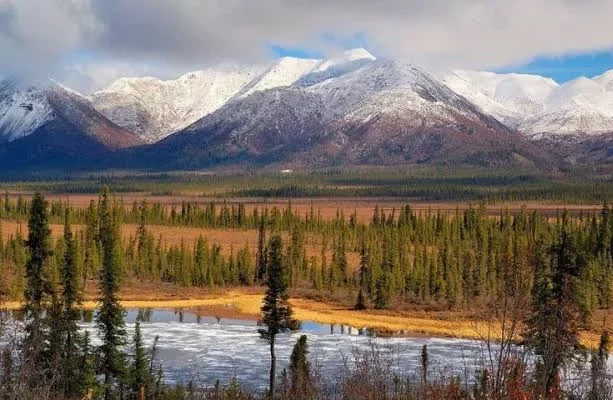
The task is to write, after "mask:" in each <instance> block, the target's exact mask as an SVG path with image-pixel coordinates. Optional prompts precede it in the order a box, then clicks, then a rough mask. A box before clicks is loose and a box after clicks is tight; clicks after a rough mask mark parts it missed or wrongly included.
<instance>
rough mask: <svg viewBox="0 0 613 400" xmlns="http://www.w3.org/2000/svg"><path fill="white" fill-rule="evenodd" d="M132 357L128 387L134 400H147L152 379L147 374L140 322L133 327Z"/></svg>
mask: <svg viewBox="0 0 613 400" xmlns="http://www.w3.org/2000/svg"><path fill="white" fill-rule="evenodd" d="M133 345H134V355H133V360H132V365H131V369H130V386H131V390H132V393H133V396H134V398H135V399H139V400H140V399H147V398H149V396H150V393H149V391H150V386H151V383H152V377H151V374H150V372H149V367H150V360H149V357H148V355H147V352H146V350H145V345H144V343H143V335H142V333H141V327H140V321H139V320H137V321H136V325H135V326H134V339H133Z"/></svg>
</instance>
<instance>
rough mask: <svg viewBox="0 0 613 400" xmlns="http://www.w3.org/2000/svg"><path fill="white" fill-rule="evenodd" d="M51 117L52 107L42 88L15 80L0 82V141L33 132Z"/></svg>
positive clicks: (17, 137)
mask: <svg viewBox="0 0 613 400" xmlns="http://www.w3.org/2000/svg"><path fill="white" fill-rule="evenodd" d="M51 119H53V109H52V107H51V105H50V104H49V102H48V101H47V96H46V95H45V92H44V90H43V89H41V88H39V87H32V86H30V87H28V86H25V87H22V86H21V84H20V83H19V82H18V81H16V80H5V81H2V82H0V142H6V141H9V142H10V141H13V140H16V139H19V138H21V137H24V136H27V135H29V134H31V133H32V132H34V131H35V130H36V129H37V128H39V127H40V126H41V125H43V124H44V123H45V122H48V121H50V120H51Z"/></svg>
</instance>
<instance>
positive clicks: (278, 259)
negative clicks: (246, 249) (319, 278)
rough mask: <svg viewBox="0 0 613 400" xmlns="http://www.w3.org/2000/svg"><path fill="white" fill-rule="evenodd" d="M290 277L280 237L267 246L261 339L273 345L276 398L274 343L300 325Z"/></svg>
mask: <svg viewBox="0 0 613 400" xmlns="http://www.w3.org/2000/svg"><path fill="white" fill-rule="evenodd" d="M287 279H288V274H287V272H286V271H285V268H284V264H283V242H282V240H281V236H280V235H275V236H273V237H272V238H271V239H270V243H269V244H268V267H267V277H266V294H265V296H264V301H263V304H262V323H263V324H264V325H265V326H266V328H265V329H260V330H259V333H260V336H261V337H262V338H263V339H265V340H266V341H267V342H268V343H269V345H270V388H269V396H270V397H271V398H272V397H274V394H275V378H276V363H277V358H276V355H275V339H276V337H277V335H278V334H280V333H283V332H287V331H289V330H293V329H297V328H298V323H297V321H296V320H295V319H293V318H292V308H291V306H290V304H289V293H288V288H289V283H288V282H287Z"/></svg>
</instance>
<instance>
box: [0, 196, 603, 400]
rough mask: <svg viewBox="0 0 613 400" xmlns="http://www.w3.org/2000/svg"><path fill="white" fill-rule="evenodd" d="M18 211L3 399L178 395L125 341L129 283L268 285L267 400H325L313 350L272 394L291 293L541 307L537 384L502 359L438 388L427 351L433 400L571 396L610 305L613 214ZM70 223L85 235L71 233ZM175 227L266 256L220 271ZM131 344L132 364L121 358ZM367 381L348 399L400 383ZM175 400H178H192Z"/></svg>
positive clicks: (187, 208) (209, 247)
mask: <svg viewBox="0 0 613 400" xmlns="http://www.w3.org/2000/svg"><path fill="white" fill-rule="evenodd" d="M21 203H22V204H23V205H20V201H17V202H16V203H13V202H10V201H6V200H5V202H4V205H5V206H6V205H8V208H9V209H10V210H16V209H19V208H20V207H26V208H27V216H28V233H27V238H24V237H23V235H22V234H20V233H17V234H15V235H8V237H7V238H2V237H0V269H1V270H0V272H1V274H2V275H1V276H2V278H3V279H2V285H0V289H1V290H2V294H3V295H5V296H12V297H14V298H20V299H21V300H23V302H24V308H23V312H24V322H25V329H24V335H23V339H22V340H21V342H20V343H19V352H18V360H17V361H15V360H14V357H13V354H5V355H3V364H2V365H1V367H2V368H1V372H2V375H1V376H0V378H1V380H2V382H3V386H2V388H4V389H2V390H5V391H7V390H8V392H7V393H6V395H7V396H8V398H17V396H16V395H15V396H14V397H11V393H10V390H19V391H20V392H19V393H20V395H21V394H23V393H25V392H27V391H28V390H30V391H32V392H31V393H35V392H36V391H40V390H42V389H41V388H44V389H45V390H46V391H47V394H48V396H47V397H48V398H49V397H50V398H54V396H55V397H57V398H61V397H65V398H69V399H70V398H83V397H88V398H104V399H115V398H137V399H142V398H154V393H157V395H159V396H162V394H161V393H162V392H163V393H165V394H164V395H165V396H166V395H168V396H171V397H166V398H172V396H173V395H172V390H171V391H168V390H167V389H164V390H165V391H164V390H163V389H162V388H161V386H160V378H159V376H158V375H156V374H155V373H154V370H153V361H152V357H153V355H152V354H151V353H149V352H148V351H147V350H146V349H145V347H144V345H143V338H142V334H141V332H140V325H139V324H136V328H135V332H134V335H133V338H132V340H131V341H130V340H129V339H128V337H127V332H126V329H125V325H124V311H123V310H122V308H121V306H120V304H119V301H118V300H119V299H118V291H119V287H120V284H121V281H122V280H123V279H126V278H127V277H129V278H136V279H141V280H159V281H164V282H172V283H176V284H178V285H183V286H201V287H212V286H233V285H252V284H261V285H265V286H266V294H265V297H264V303H263V306H262V323H263V326H264V327H263V328H262V329H261V330H260V334H261V336H262V338H264V339H266V341H267V342H268V344H269V345H270V351H271V359H272V363H271V374H270V391H269V396H270V397H274V396H276V395H277V392H279V390H280V391H281V392H282V395H283V396H289V398H295V399H297V398H310V396H314V395H315V394H314V393H316V391H317V390H316V388H315V382H314V381H313V376H312V374H311V370H310V368H311V367H310V364H309V362H308V360H307V353H308V349H307V344H306V337H301V338H300V340H299V341H298V343H297V344H296V347H295V348H294V351H293V353H292V356H291V364H290V368H289V375H288V373H287V371H286V372H285V373H284V376H285V379H284V381H283V384H282V385H281V388H280V389H279V388H278V386H276V384H275V380H276V375H277V374H276V369H275V362H276V355H275V347H274V346H275V340H276V337H277V335H279V334H282V333H284V332H286V331H288V330H292V329H295V328H296V327H297V322H296V321H295V320H294V319H293V318H292V310H291V307H290V305H289V301H288V299H289V293H290V291H291V290H293V289H296V288H305V287H306V288H310V289H312V290H313V289H314V290H317V291H319V292H320V293H321V295H322V296H325V295H326V294H333V295H334V294H338V293H341V294H350V295H352V296H356V297H354V298H355V299H356V304H355V309H357V310H363V309H366V308H370V307H372V308H375V309H386V308H389V307H392V306H394V305H396V304H413V305H430V306H432V305H437V306H439V307H443V308H446V309H449V308H471V307H479V306H484V305H496V304H504V305H506V304H507V301H509V300H508V299H529V302H528V304H530V303H531V305H532V307H531V309H530V310H524V311H525V312H524V313H522V314H521V317H522V318H524V317H525V319H523V320H522V322H523V323H525V326H526V330H525V335H524V338H525V344H526V345H527V348H529V349H531V350H532V351H534V353H535V354H536V355H537V356H538V358H537V360H536V364H535V368H534V372H531V373H530V379H529V381H528V380H526V376H527V373H526V372H525V369H526V364H525V361H523V360H518V359H514V358H511V357H506V358H504V360H502V359H501V361H500V362H499V364H498V365H497V366H496V368H493V369H492V368H484V369H483V370H482V371H480V375H479V376H478V380H477V383H476V387H475V388H474V391H473V392H472V393H469V392H467V391H466V390H465V389H464V388H462V387H461V385H460V384H459V381H453V380H452V381H451V382H447V383H445V385H444V386H438V387H435V386H432V387H430V384H431V383H430V382H429V377H428V368H429V361H428V353H427V348H426V347H424V349H423V351H422V368H423V369H424V371H423V372H422V376H421V382H422V383H421V384H422V386H421V389H420V390H425V391H426V392H427V393H429V392H428V391H430V390H431V391H432V393H435V392H436V391H441V392H440V393H439V392H436V393H438V394H437V396H439V397H437V396H434V395H433V397H432V398H457V399H460V398H461V399H468V398H474V399H486V398H500V399H503V398H518V399H519V398H547V399H560V398H563V396H562V388H561V385H560V379H561V374H560V371H561V370H562V368H563V367H564V366H566V365H567V364H568V363H569V362H570V360H571V359H572V358H573V357H574V356H575V355H576V354H577V349H578V348H579V347H580V342H579V336H578V333H579V330H580V328H581V327H582V326H584V325H586V324H587V323H588V322H589V321H590V318H591V314H592V313H593V312H594V310H596V309H597V308H608V307H609V306H610V302H611V295H612V293H611V290H612V289H611V284H612V281H613V261H612V258H611V257H612V256H611V254H612V253H613V211H611V209H610V208H609V207H608V206H607V205H604V206H603V208H602V210H601V212H600V213H599V214H598V215H579V216H573V217H571V216H570V215H568V213H566V212H564V213H562V214H561V215H558V216H556V217H554V218H547V217H544V216H542V215H539V214H538V213H537V212H532V213H527V212H525V211H523V210H522V211H520V212H518V213H517V214H515V215H511V214H510V213H508V212H504V211H503V212H501V214H500V215H499V216H496V217H492V216H488V215H487V213H486V211H485V208H484V207H483V206H481V207H476V208H475V207H470V208H468V209H466V210H463V211H460V210H458V211H456V212H455V213H453V214H451V215H447V214H443V213H440V212H436V213H435V212H425V213H420V214H418V213H415V212H414V211H413V210H412V209H411V207H410V206H409V205H407V206H405V207H403V208H401V209H400V210H398V211H396V210H384V209H382V208H379V207H377V208H376V209H375V211H374V213H373V216H372V218H371V220H370V221H368V222H367V223H362V222H360V221H359V220H358V218H357V215H356V214H355V213H354V214H351V215H349V216H348V217H345V215H344V213H343V211H342V210H339V212H338V213H337V216H336V218H333V219H331V220H325V219H323V218H321V217H319V216H317V214H316V213H315V211H314V210H311V211H310V212H308V213H306V215H304V216H299V215H298V214H297V213H295V211H294V210H293V209H292V207H291V205H288V207H287V208H286V209H284V210H279V209H277V208H274V209H272V210H271V211H269V210H267V209H264V210H257V209H254V210H253V211H252V212H251V213H250V214H249V215H247V213H246V211H245V208H244V206H241V205H239V206H232V207H229V206H222V207H221V209H220V210H216V209H215V206H214V205H210V206H207V207H206V208H205V209H204V210H201V209H199V208H198V207H196V206H192V205H190V204H188V203H185V204H184V205H183V206H182V207H181V212H180V213H175V214H176V215H175V216H174V217H172V215H173V211H172V210H171V212H170V214H168V215H167V214H165V212H166V211H163V210H165V208H164V207H162V206H161V205H153V206H150V205H149V204H147V202H142V203H141V204H136V205H134V206H133V207H132V208H131V209H126V208H125V207H123V206H122V205H121V204H120V203H119V202H117V201H116V200H115V199H113V198H112V197H111V196H110V194H109V193H108V191H105V192H104V193H103V194H102V195H101V197H100V199H99V200H98V202H92V203H91V204H90V205H89V207H87V208H86V209H83V210H77V209H73V208H71V207H67V206H62V205H61V203H56V204H55V206H54V205H49V204H48V203H47V202H46V200H45V199H44V198H43V197H42V196H41V195H38V194H37V195H35V196H34V197H33V199H32V201H31V202H29V203H28V202H25V201H23V200H22V201H21ZM54 207H55V208H54ZM58 210H59V211H58ZM152 210H158V211H152ZM241 210H242V211H241ZM54 213H56V214H59V213H61V214H62V215H63V223H64V232H63V235H62V236H61V237H58V238H57V239H56V240H55V241H54V240H53V239H52V237H51V230H50V227H49V221H50V219H51V217H52V215H54ZM75 215H76V216H77V217H76V218H77V219H79V220H80V221H81V222H82V227H81V228H80V229H79V230H78V232H76V233H75V232H74V229H73V221H74V220H75ZM152 215H154V216H155V217H152ZM207 215H208V217H207ZM160 216H162V217H160ZM167 216H169V218H171V220H170V223H174V222H172V218H178V221H181V222H180V223H182V224H187V225H189V224H191V223H192V222H193V221H208V222H204V224H205V226H224V227H229V226H234V227H241V228H257V230H258V241H257V248H256V249H254V250H253V251H252V250H251V249H249V248H248V247H244V248H242V249H240V250H239V251H237V252H234V251H231V252H230V255H229V256H225V257H224V256H223V255H222V253H221V248H220V247H219V246H217V245H215V244H208V243H207V241H206V239H205V238H204V237H202V236H201V237H200V238H199V239H198V240H197V241H196V242H195V243H193V244H191V245H189V244H185V243H183V244H181V245H180V246H165V245H164V242H163V238H158V239H156V238H154V237H153V236H152V234H151V233H150V231H149V228H148V224H150V223H151V222H152V221H157V222H160V221H162V222H164V223H168V222H169V221H167V220H165V219H164V218H166V217H167ZM156 218H161V219H159V220H157V219H156ZM201 218H204V219H201ZM207 218H208V220H207ZM124 221H135V222H136V223H138V229H137V230H136V234H135V236H134V237H130V238H121V237H120V231H121V230H120V228H121V224H122V222H124ZM190 221H192V222H190ZM177 223H179V222H177ZM209 224H212V225H209ZM217 224H220V225H217ZM1 232H2V230H1V229H0V234H1ZM269 236H270V239H268V237H269ZM307 246H318V247H319V249H320V252H319V255H317V254H314V255H311V256H310V257H309V256H308V255H307V250H306V249H307ZM350 252H351V253H357V254H359V262H358V263H356V264H357V265H350V262H349V261H348V260H349V257H348V254H349V253H350ZM88 280H93V281H95V282H96V283H97V284H98V285H99V288H100V297H99V299H98V300H99V309H98V311H97V312H96V317H95V320H96V327H97V329H98V333H99V337H100V339H101V344H100V345H99V346H93V345H92V344H91V341H90V338H89V336H88V335H87V334H84V333H82V332H80V330H79V329H78V326H77V324H76V320H77V318H78V312H77V310H78V307H79V303H80V301H81V297H82V292H83V289H84V283H85V282H86V281H88ZM511 301H512V300H511ZM518 304H523V303H521V302H520V303H518ZM496 307H497V306H496ZM129 343H131V345H132V348H133V351H132V352H131V353H128V352H126V344H129ZM608 346H609V336H608V333H607V332H604V333H603V335H602V338H601V344H600V347H599V349H598V350H596V351H594V352H593V354H592V356H591V381H590V383H589V390H588V391H587V393H589V396H590V398H594V399H600V398H606V397H602V396H603V393H608V394H610V389H611V388H610V387H609V385H608V384H607V378H606V372H605V371H606V362H607V354H608V351H607V349H608ZM24 371H26V372H27V373H24ZM362 372H363V371H362ZM379 372H381V371H379ZM379 372H377V373H379ZM360 373H361V372H360V371H359V370H358V372H357V373H356V374H357V375H355V376H353V377H349V378H348V379H347V380H346V381H345V382H344V385H348V386H346V387H345V386H344V389H343V390H347V391H348V393H349V394H351V393H353V391H355V390H357V389H358V388H359V390H360V391H364V392H360V393H362V394H363V393H366V392H368V391H369V390H371V389H373V390H374V388H376V387H377V385H379V384H381V385H384V386H385V385H388V384H389V383H390V382H389V381H377V380H378V379H380V378H379V377H377V375H376V374H375V375H364V376H360V375H359V374H360ZM369 373H373V374H374V373H375V372H373V371H372V370H369ZM495 375H502V376H495ZM352 379H356V381H355V382H354V383H352ZM370 383H372V384H373V385H374V386H373V387H372V388H369V387H368V385H369V384H370ZM385 387H387V386H385ZM235 389H236V388H234V389H233V387H232V386H231V387H230V388H228V391H227V392H225V393H226V394H227V393H234V394H235V395H236V396H239V397H236V398H248V397H240V396H247V395H245V394H244V393H243V392H241V391H240V390H239V389H236V390H235ZM232 390H235V392H232ZM388 390H389V391H393V390H401V392H399V393H404V392H402V391H403V390H406V393H405V394H407V393H413V392H412V391H413V390H414V389H413V388H409V387H405V386H403V385H399V386H394V387H393V388H391V387H388V388H387V389H384V393H388V392H387V391H388ZM426 392H424V393H426ZM177 393H180V394H178V395H177V396H179V397H177V398H187V395H186V394H185V393H184V392H177ZM207 393H208V392H207ZM3 394H4V393H3ZM13 394H14V393H13ZM375 394H376V390H374V391H373V395H372V396H374V397H372V396H371V397H367V398H379V397H376V396H375ZM422 394H423V393H422ZM511 394H512V395H511ZM528 395H530V396H534V397H526V396H528ZM349 396H350V397H348V398H356V397H351V395H349ZM441 396H442V397H441ZM522 396H523V397H522ZM22 398H27V397H24V396H22ZM159 398H162V397H159ZM220 398H225V397H220ZM232 398H234V397H232ZM390 398H391V397H390ZM394 398H396V397H394ZM397 398H405V397H402V396H400V397H397ZM408 398H412V397H408ZM422 398H426V397H422Z"/></svg>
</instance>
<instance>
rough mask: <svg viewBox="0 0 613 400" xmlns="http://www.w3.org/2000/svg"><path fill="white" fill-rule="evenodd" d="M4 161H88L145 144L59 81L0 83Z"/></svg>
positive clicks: (14, 164) (0, 161)
mask: <svg viewBox="0 0 613 400" xmlns="http://www.w3.org/2000/svg"><path fill="white" fill-rule="evenodd" d="M0 121H1V122H0V166H1V167H2V168H3V169H9V168H20V167H25V168H28V167H35V166H37V165H51V164H53V165H54V166H60V165H67V163H72V162H73V161H74V162H81V163H84V162H87V161H89V157H91V156H93V155H101V154H105V153H107V152H111V151H115V150H118V149H122V148H126V147H131V146H135V145H138V144H142V141H141V140H140V139H139V138H138V136H137V135H136V134H134V133H133V132H131V131H128V130H126V129H123V128H120V127H119V126H117V125H115V124H114V123H112V122H111V121H109V120H108V119H107V118H106V117H104V116H103V115H102V114H100V113H99V112H98V111H96V110H95V109H94V107H93V106H92V104H91V102H90V101H89V100H88V99H87V98H86V97H84V96H82V95H81V94H79V93H77V92H75V91H73V90H70V89H68V88H66V87H64V86H62V85H61V84H58V83H56V82H54V81H48V82H45V83H42V84H39V85H36V86H28V85H24V84H22V83H20V82H19V81H17V80H6V81H3V82H2V83H0Z"/></svg>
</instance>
